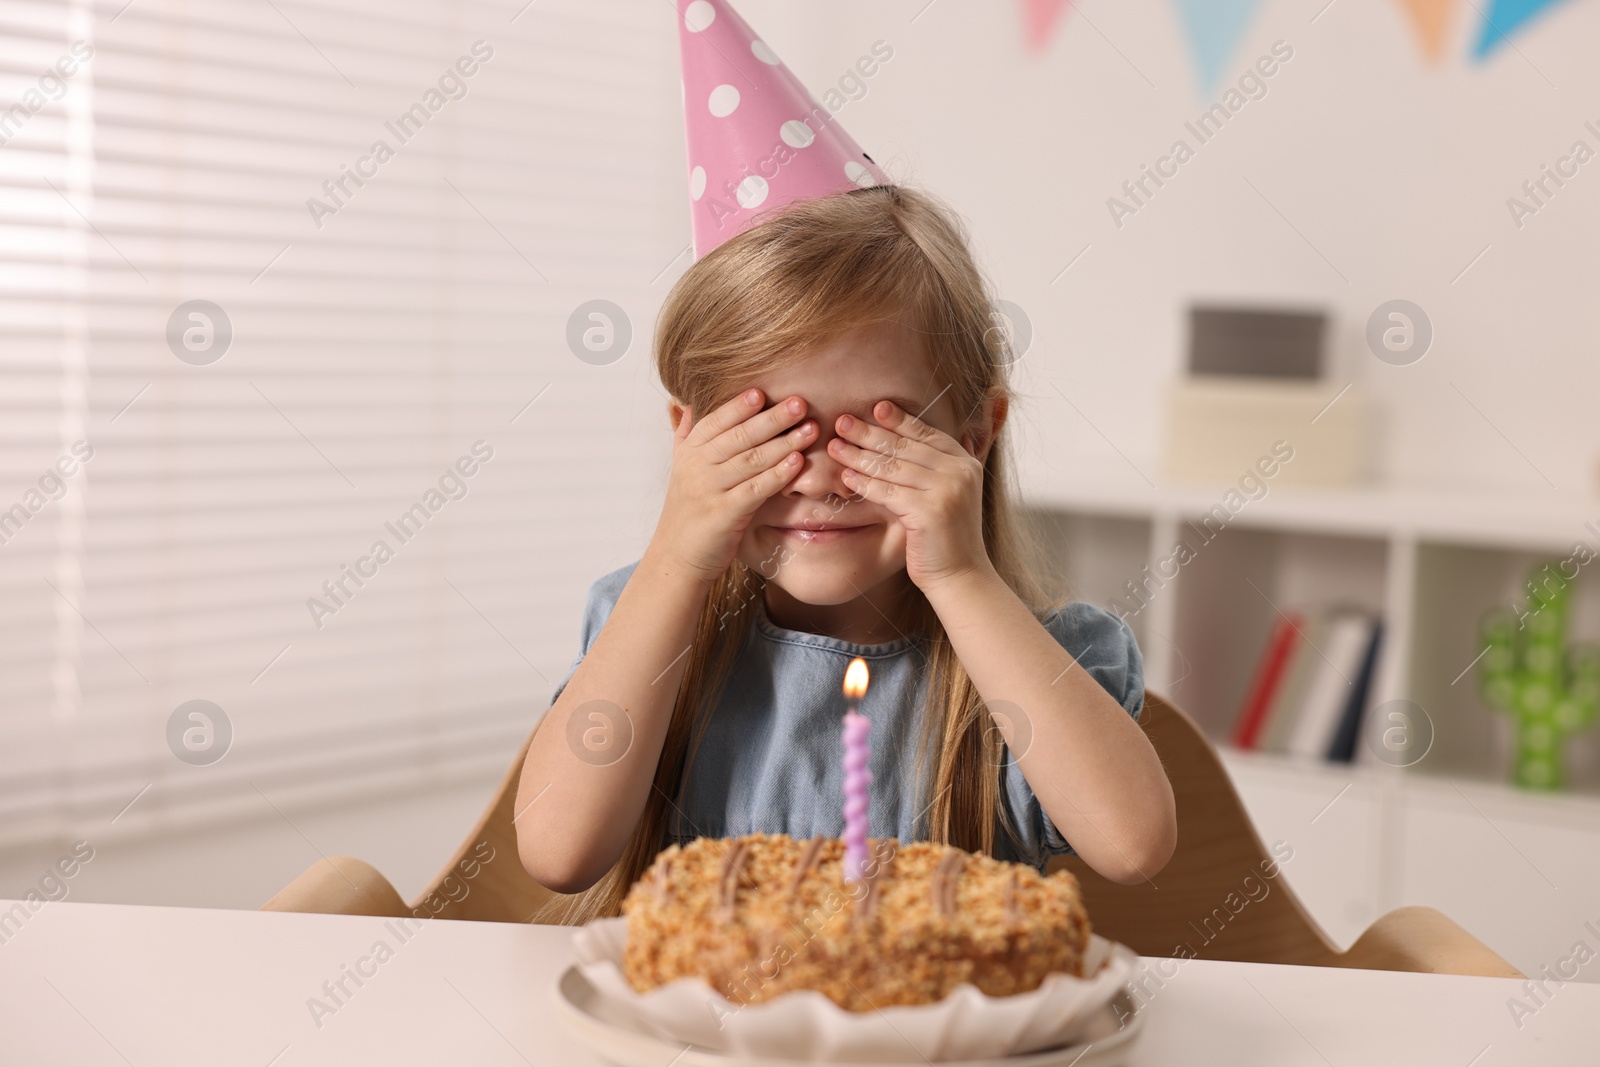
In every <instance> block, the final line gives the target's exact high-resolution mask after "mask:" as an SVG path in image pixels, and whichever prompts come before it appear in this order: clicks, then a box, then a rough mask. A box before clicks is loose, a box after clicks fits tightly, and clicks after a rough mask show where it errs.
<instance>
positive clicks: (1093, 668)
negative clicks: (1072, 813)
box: [1001, 600, 1144, 870]
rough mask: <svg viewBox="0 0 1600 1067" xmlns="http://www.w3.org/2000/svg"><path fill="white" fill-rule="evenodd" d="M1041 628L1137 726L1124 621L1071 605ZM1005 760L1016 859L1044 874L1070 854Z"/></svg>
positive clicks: (1136, 665) (1140, 688) (1131, 647)
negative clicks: (1017, 840)
mask: <svg viewBox="0 0 1600 1067" xmlns="http://www.w3.org/2000/svg"><path fill="white" fill-rule="evenodd" d="M1043 624H1044V628H1045V629H1046V630H1048V631H1049V632H1050V635H1051V636H1052V637H1054V638H1055V639H1056V640H1057V641H1058V642H1059V643H1060V644H1061V647H1062V648H1064V649H1066V650H1067V651H1068V652H1069V653H1071V654H1072V657H1073V659H1075V660H1077V662H1078V666H1077V667H1074V668H1072V669H1074V670H1079V669H1081V670H1086V671H1088V672H1089V674H1090V676H1091V677H1093V678H1094V679H1095V681H1097V682H1099V683H1100V685H1101V686H1102V687H1103V688H1104V689H1105V691H1106V692H1108V693H1110V694H1111V696H1112V697H1113V698H1114V699H1115V700H1116V701H1117V703H1119V704H1121V705H1122V706H1123V708H1125V709H1126V710H1127V712H1128V714H1129V715H1131V716H1133V718H1134V720H1135V721H1137V720H1138V718H1139V713H1140V712H1141V711H1143V710H1144V660H1143V658H1142V657H1141V656H1140V654H1139V645H1138V643H1137V642H1136V641H1134V638H1133V631H1132V630H1131V629H1129V627H1128V624H1127V621H1126V620H1124V619H1122V618H1120V617H1118V616H1116V615H1114V614H1112V613H1111V612H1109V611H1107V610H1106V609H1105V608H1102V607H1098V606H1096V605H1094V604H1089V603H1086V602H1084V601H1076V600H1075V601H1073V602H1071V603H1069V604H1067V605H1066V606H1065V607H1062V608H1058V609H1056V610H1055V611H1053V612H1051V613H1050V614H1049V615H1048V616H1046V617H1045V618H1044V620H1043ZM1004 758H1005V764H1004V766H1003V769H1002V771H1001V786H1002V789H1003V791H1004V797H1005V803H1006V807H1007V812H1008V814H1010V816H1011V820H1012V825H1013V826H1014V827H1015V829H1016V831H1017V834H1018V836H1019V837H1020V838H1021V841H1020V846H1021V854H1020V855H1019V856H1018V857H1017V859H1018V861H1019V862H1023V863H1030V864H1032V865H1033V866H1034V867H1037V868H1039V869H1041V870H1042V869H1043V868H1044V866H1045V864H1046V863H1048V862H1049V860H1050V858H1051V857H1052V856H1059V855H1063V854H1066V853H1071V852H1072V851H1073V848H1072V846H1071V845H1070V844H1069V843H1068V842H1067V840H1066V838H1064V837H1062V836H1061V832H1060V831H1059V830H1057V829H1056V826H1055V823H1053V822H1051V821H1050V816H1048V815H1046V814H1045V811H1044V808H1043V807H1042V806H1041V805H1040V803H1039V799H1038V797H1036V796H1035V795H1034V792H1033V789H1032V788H1031V787H1030V786H1029V785H1028V780H1027V778H1025V777H1024V776H1023V774H1022V769H1021V768H1020V767H1018V766H1017V763H1016V760H1015V759H1013V758H1012V756H1011V753H1010V751H1009V749H1008V750H1006V751H1005V753H1004Z"/></svg>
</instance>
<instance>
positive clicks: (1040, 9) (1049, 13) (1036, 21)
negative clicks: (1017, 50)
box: [1022, 0, 1072, 54]
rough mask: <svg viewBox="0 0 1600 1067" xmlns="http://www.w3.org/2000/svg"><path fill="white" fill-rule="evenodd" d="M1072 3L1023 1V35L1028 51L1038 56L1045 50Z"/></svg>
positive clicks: (1045, 0) (1049, 0) (1056, 0)
mask: <svg viewBox="0 0 1600 1067" xmlns="http://www.w3.org/2000/svg"><path fill="white" fill-rule="evenodd" d="M1071 3H1072V0H1022V34H1023V40H1024V41H1025V42H1026V43H1027V46H1028V51H1030V52H1033V53H1034V54H1038V53H1040V52H1043V51H1044V50H1045V48H1046V47H1047V46H1048V45H1049V44H1050V37H1051V35H1052V34H1053V33H1055V28H1056V24H1057V23H1058V22H1060V21H1061V16H1062V15H1063V14H1065V13H1066V10H1067V8H1068V7H1069V6H1071Z"/></svg>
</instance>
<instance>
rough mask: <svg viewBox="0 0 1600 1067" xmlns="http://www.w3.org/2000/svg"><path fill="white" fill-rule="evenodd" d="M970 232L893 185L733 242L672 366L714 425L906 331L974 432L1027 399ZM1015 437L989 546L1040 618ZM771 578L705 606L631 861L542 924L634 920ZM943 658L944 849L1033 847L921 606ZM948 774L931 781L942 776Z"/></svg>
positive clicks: (690, 290)
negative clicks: (625, 911)
mask: <svg viewBox="0 0 1600 1067" xmlns="http://www.w3.org/2000/svg"><path fill="white" fill-rule="evenodd" d="M993 310H994V302H993V300H992V297H991V295H990V292H989V288H988V285H987V283H986V281H985V279H984V277H983V275H982V273H981V272H980V271H979V269H978V267H977V264H976V263H975V262H974V261H973V259H972V255H971V253H970V252H969V250H968V244H967V233H966V229H965V227H964V225H963V224H962V222H961V221H960V220H959V219H958V218H957V216H955V215H954V213H953V212H951V211H950V210H949V209H948V208H945V207H944V206H942V205H941V204H939V203H938V202H937V201H935V200H934V199H933V198H932V197H931V196H929V195H928V194H926V193H922V192H918V191H916V190H914V189H911V188H907V187H905V186H875V187H871V188H866V189H858V190H852V191H850V192H847V193H843V194H840V195H836V196H829V197H824V198H819V199H815V200H806V201H799V202H796V203H793V204H790V205H788V206H787V207H785V208H784V209H783V211H782V213H780V214H774V215H772V216H771V217H770V218H768V219H767V220H765V221H763V222H762V223H760V224H759V225H756V226H754V227H752V228H751V229H749V230H747V231H745V232H744V233H742V234H740V235H738V236H736V237H733V238H730V239H729V240H727V241H725V242H723V243H722V244H721V245H719V246H717V248H715V249H714V250H713V251H711V252H710V253H708V254H707V255H706V256H705V257H704V258H703V259H701V260H700V261H698V262H697V263H695V264H694V265H693V266H692V267H691V268H690V269H689V270H688V271H686V272H685V273H684V275H683V276H682V277H681V278H679V279H678V282H677V284H676V285H675V286H674V287H673V289H672V292H671V293H670V294H669V295H668V297H667V300H666V303H665V304H664V305H663V307H662V309H661V314H660V317H659V318H658V319H657V322H656V334H655V358H656V370H657V373H658V374H659V375H660V377H661V381H662V383H663V384H664V385H665V386H666V387H667V390H668V391H669V392H670V393H671V394H672V396H674V397H675V398H677V399H678V400H680V401H683V402H685V403H687V404H688V405H690V407H691V408H692V410H693V411H694V413H695V416H696V417H698V416H699V414H700V413H702V412H708V411H711V410H713V409H714V408H716V407H717V406H719V405H721V404H723V403H725V402H726V401H727V400H729V399H731V398H732V397H733V396H734V395H736V394H737V392H738V390H739V389H740V388H742V387H743V386H744V385H745V384H746V383H748V382H749V381H751V380H752V379H753V378H755V377H757V376H759V375H760V374H761V373H763V372H764V371H768V370H770V369H771V368H773V367H775V366H782V365H785V364H788V363H792V362H795V361H797V360H799V359H802V358H804V356H805V355H806V354H807V351H808V350H809V349H811V348H812V347H813V346H815V345H818V344H820V343H825V342H827V341H829V340H832V339H834V338H836V337H838V336H841V335H843V334H845V333H848V332H851V331H853V330H855V329H857V328H860V327H864V326H870V325H873V324H876V323H882V322H885V321H890V320H893V321H899V322H901V323H903V324H905V325H908V326H910V327H911V328H912V330H914V331H915V332H917V333H918V334H920V336H921V338H922V341H923V344H924V347H925V350H926V351H927V353H928V355H929V359H930V362H931V364H932V366H933V369H934V372H935V374H936V376H937V377H938V378H939V379H940V380H941V383H942V384H947V385H948V386H949V395H950V397H951V399H952V401H953V402H954V407H955V409H956V411H957V412H960V413H964V414H965V415H966V417H967V418H968V419H969V420H970V419H971V418H972V417H973V415H974V414H975V413H976V412H977V411H978V409H979V407H980V405H981V404H982V402H983V401H984V400H985V399H986V398H989V397H1004V398H1005V399H1006V400H1007V401H1009V400H1010V397H1011V393H1010V386H1009V382H1008V380H1007V368H1008V366H1009V365H1010V363H1011V361H1012V354H1011V349H1010V346H1009V337H1008V335H1007V333H1006V331H1004V330H1003V329H1001V328H999V327H998V326H997V325H996V320H995V318H994V315H993ZM1006 436H1007V435H1006V431H1005V428H1004V427H1002V429H1001V432H1000V434H999V436H997V437H996V438H995V440H994V442H993V444H992V446H991V448H990V450H989V454H988V457H987V458H986V460H985V464H984V480H983V538H984V545H985V547H986V548H987V549H988V553H989V559H990V561H991V562H992V563H993V565H994V567H995V569H996V570H997V571H998V572H999V574H1000V577H1001V578H1002V579H1003V580H1004V581H1005V582H1006V584H1007V585H1009V586H1010V587H1011V589H1012V590H1014V591H1015V592H1016V594H1017V596H1018V597H1019V598H1020V599H1021V600H1022V602H1023V603H1024V604H1026V605H1028V607H1029V609H1030V610H1031V611H1033V612H1034V614H1035V616H1036V617H1040V618H1042V617H1043V615H1044V614H1045V613H1046V612H1048V610H1049V609H1050V608H1051V607H1052V606H1053V605H1054V604H1056V603H1059V600H1057V599H1055V595H1054V594H1056V592H1057V590H1054V589H1051V588H1049V587H1048V586H1047V585H1046V584H1045V583H1044V581H1043V580H1042V579H1041V577H1040V575H1042V574H1044V573H1045V569H1044V568H1042V567H1040V566H1039V565H1038V564H1039V562H1040V560H1039V556H1038V552H1039V544H1040V541H1039V538H1038V536H1037V533H1036V531H1035V530H1034V529H1033V528H1032V527H1031V526H1030V525H1028V524H1027V523H1026V522H1025V521H1024V519H1023V516H1022V514H1021V513H1020V512H1018V511H1016V510H1015V509H1014V507H1013V504H1012V501H1013V499H1014V493H1015V487H1014V485H1012V484H1011V478H1012V474H1011V470H1010V463H1009V460H1008V457H1007V448H1006ZM762 589H763V581H762V578H761V576H760V575H759V574H757V573H756V572H755V571H753V570H752V569H750V568H749V567H746V566H745V565H744V564H743V563H741V562H739V561H738V560H735V561H734V562H733V563H732V564H731V565H730V566H729V567H728V569H727V570H726V571H725V572H724V573H723V574H722V576H721V578H720V579H719V580H717V581H716V582H714V583H713V586H712V589H711V591H710V593H709V595H708V596H707V597H706V602H705V604H704V605H703V606H702V608H701V610H700V617H699V620H698V622H697V624H696V629H695V637H694V643H693V645H692V648H691V651H690V653H689V657H688V664H687V669H686V670H685V671H684V674H683V681H682V683H681V684H680V686H679V688H678V694H677V699H676V702H675V704H674V706H673V710H672V719H671V721H670V723H669V724H668V727H667V734H666V738H665V740H664V741H663V744H662V749H661V758H660V761H659V763H658V764H657V767H656V774H655V788H654V789H653V790H652V791H651V793H650V796H649V798H648V799H647V800H646V802H645V806H644V811H643V813H642V814H641V815H640V818H639V822H638V824H637V826H636V827H635V828H634V831H633V834H632V836H631V837H630V838H629V840H628V843H627V845H626V846H625V847H624V849H623V852H622V855H621V856H620V857H619V858H618V860H617V862H616V863H615V864H614V865H613V866H612V868H611V870H610V871H609V872H608V873H607V874H605V875H604V876H603V877H602V878H601V879H600V880H599V881H598V882H596V883H595V884H594V885H593V886H591V887H590V888H589V889H588V890H585V891H584V892H582V893H578V894H574V895H572V896H557V897H555V898H554V899H553V900H552V901H550V902H549V903H548V904H547V905H546V906H545V907H544V908H543V909H541V911H540V913H539V914H538V915H537V916H536V917H535V921H536V922H552V921H554V922H565V923H584V922H587V921H589V920H590V919H593V918H598V917H605V916H612V915H616V914H618V913H619V910H620V907H621V903H622V898H623V896H624V895H626V893H627V891H628V888H629V887H630V886H631V885H632V884H633V883H634V882H635V881H636V880H637V879H638V878H639V876H640V875H641V874H643V873H644V871H645V870H646V869H647V868H648V867H649V866H650V863H651V861H652V860H653V859H654V858H655V855H656V853H657V852H659V851H660V850H661V849H662V848H663V847H665V844H666V835H667V826H668V820H669V816H670V814H671V812H672V809H673V807H674V806H675V805H676V803H677V798H678V796H679V795H680V790H681V786H682V784H683V782H684V781H685V779H686V776H687V774H688V772H689V766H690V763H691V762H692V756H693V751H694V749H695V748H696V747H697V746H698V741H699V738H700V736H701V734H702V733H703V731H704V729H705V726H706V724H707V723H708V722H709V719H710V716H711V712H712V709H714V708H715V707H716V704H717V701H718V698H719V696H720V694H721V690H722V687H723V684H724V683H725V681H726V679H727V676H728V672H729V669H730V667H731V666H732V663H733V659H734V657H735V655H736V654H737V652H738V650H739V648H740V647H741V646H742V644H743V641H744V637H745V633H746V630H747V628H748V625H749V618H750V612H749V611H748V610H745V609H746V608H747V606H748V604H749V602H750V599H751V597H752V596H760V595H763V593H762ZM916 596H917V599H918V600H919V601H920V610H919V611H918V614H920V615H921V617H922V619H923V620H924V621H923V629H922V634H923V638H924V640H923V643H922V645H921V647H922V648H923V649H924V650H925V652H926V655H927V658H928V664H927V668H928V687H927V706H926V713H925V714H924V715H923V716H922V721H923V731H922V734H921V736H920V738H919V748H918V764H917V765H918V767H919V768H920V771H919V773H920V777H921V779H922V782H921V786H922V789H923V793H922V804H923V805H925V806H926V807H927V812H928V822H927V839H928V840H931V841H935V842H942V843H948V844H953V845H958V846H960V847H961V848H964V849H967V850H968V851H973V852H983V853H985V854H990V855H992V854H993V853H994V849H995V842H996V834H997V832H999V831H1000V830H1001V829H1003V832H1005V833H1007V834H1009V835H1011V836H1012V837H1013V839H1015V829H1014V828H1013V827H1012V826H1011V824H1010V820H1009V819H1008V818H1007V817H1006V812H1005V808H1004V805H1003V804H1002V800H1001V794H1000V767H1001V761H1002V758H1003V757H1002V754H1001V746H1002V744H1003V742H1002V739H1001V736H1000V733H999V731H998V730H997V729H995V728H993V725H992V720H991V719H990V717H989V714H988V711H987V709H986V708H985V707H984V705H983V702H982V700H981V699H980V697H979V696H978V692H977V689H976V688H975V687H974V686H973V684H972V681H971V679H970V678H968V676H967V672H966V670H965V669H964V668H963V667H962V666H961V662H960V661H959V660H958V659H957V658H956V654H955V650H954V649H953V648H952V647H951V645H950V642H949V640H948V639H947V638H946V636H945V632H944V628H943V626H942V625H941V624H940V622H939V619H938V616H937V615H936V614H935V613H934V612H933V611H932V610H931V608H929V606H928V604H927V600H926V598H924V597H922V596H921V595H920V592H918V593H916ZM930 768H931V769H932V774H931V776H930V774H929V769H930Z"/></svg>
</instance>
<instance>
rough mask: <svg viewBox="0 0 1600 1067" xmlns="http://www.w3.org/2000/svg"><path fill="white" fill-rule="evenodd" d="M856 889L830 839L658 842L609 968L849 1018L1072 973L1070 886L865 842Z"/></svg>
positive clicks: (1076, 928)
mask: <svg viewBox="0 0 1600 1067" xmlns="http://www.w3.org/2000/svg"><path fill="white" fill-rule="evenodd" d="M869 848H870V860H869V862H868V863H867V864H866V866H865V869H864V871H863V873H864V875H865V877H864V878H863V879H862V880H860V881H853V882H847V881H846V880H845V878H844V863H843V861H844V854H845V845H844V842H843V841H841V840H839V839H838V838H825V837H821V836H818V837H814V838H812V839H811V840H809V841H796V840H795V839H794V838H792V837H789V836H788V835H786V834H750V835H747V836H745V837H739V838H724V839H717V838H699V839H697V840H695V841H692V842H690V843H689V844H687V845H683V846H679V845H672V846H669V847H668V848H666V849H664V850H663V851H662V852H661V853H660V854H658V855H657V857H656V859H655V862H654V863H653V864H652V865H651V867H650V869H649V870H648V871H646V872H645V874H644V876H643V877H641V878H640V879H639V880H638V881H637V882H635V883H634V885H633V886H632V888H631V889H630V890H629V891H628V894H627V897H626V898H625V899H624V901H623V904H622V913H623V915H624V916H625V917H626V919H627V942H626V946H625V948H624V951H623V973H624V975H625V976H626V978H627V981H628V983H629V984H630V985H631V986H632V987H633V988H634V989H635V990H636V991H638V992H641V993H643V992H647V991H649V990H651V989H654V988H656V987H658V986H662V985H665V984H666V983H668V982H671V981H673V980H674V979H677V978H683V977H700V978H704V979H705V980H706V981H707V982H709V983H710V984H711V986H712V987H713V988H714V989H716V990H717V991H718V992H720V993H721V994H722V995H723V996H724V997H726V998H727V999H728V1000H729V1001H732V1002H734V1003H735V1004H754V1003H759V1002H761V1001H766V1000H770V999H772V998H773V997H776V996H778V995H779V994H782V993H786V992H789V991H791V990H800V989H812V990H816V991H817V992H819V993H822V994H823V995H824V996H826V997H828V998H829V999H830V1000H832V1001H833V1002H834V1003H835V1004H838V1005H839V1006H840V1007H843V1008H846V1009H848V1010H850V1011H858V1012H859V1011H870V1010H872V1009H874V1008H882V1007H886V1006H888V1005H891V1004H929V1003H933V1002H935V1001H938V1000H941V999H943V998H944V997H945V996H946V995H947V994H949V993H950V992H951V991H952V990H953V989H955V987H956V986H957V985H959V984H961V983H962V982H969V983H971V984H972V985H974V986H976V987H977V988H978V989H979V990H981V991H982V992H984V993H986V994H988V995H990V996H1007V995H1010V994H1014V993H1025V992H1028V991H1030V990H1034V989H1037V988H1038V987H1039V985H1040V983H1041V982H1043V981H1044V979H1045V976H1046V975H1048V974H1050V973H1052V972H1061V973H1064V974H1068V975H1073V976H1077V977H1081V976H1083V959H1084V953H1085V951H1086V950H1087V948H1088V946H1089V934H1090V931H1089V918H1088V916H1087V914H1085V912H1084V908H1083V900H1082V897H1081V895H1080V893H1079V890H1078V882H1077V879H1076V878H1074V877H1073V876H1072V875H1071V874H1070V873H1069V872H1067V871H1057V872H1055V873H1053V874H1051V875H1050V876H1048V877H1045V876H1042V875H1040V874H1039V872H1038V871H1036V870H1034V869H1033V868H1031V867H1028V866H1025V865H1023V864H1017V863H1007V862H1004V861H1001V860H995V859H991V858H989V857H987V856H981V855H975V854H973V853H970V852H966V851H964V850H962V849H959V848H954V847H951V846H948V845H936V844H930V843H928V842H916V843H912V844H902V843H901V842H899V841H895V840H891V839H873V840H872V841H870V842H869Z"/></svg>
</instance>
